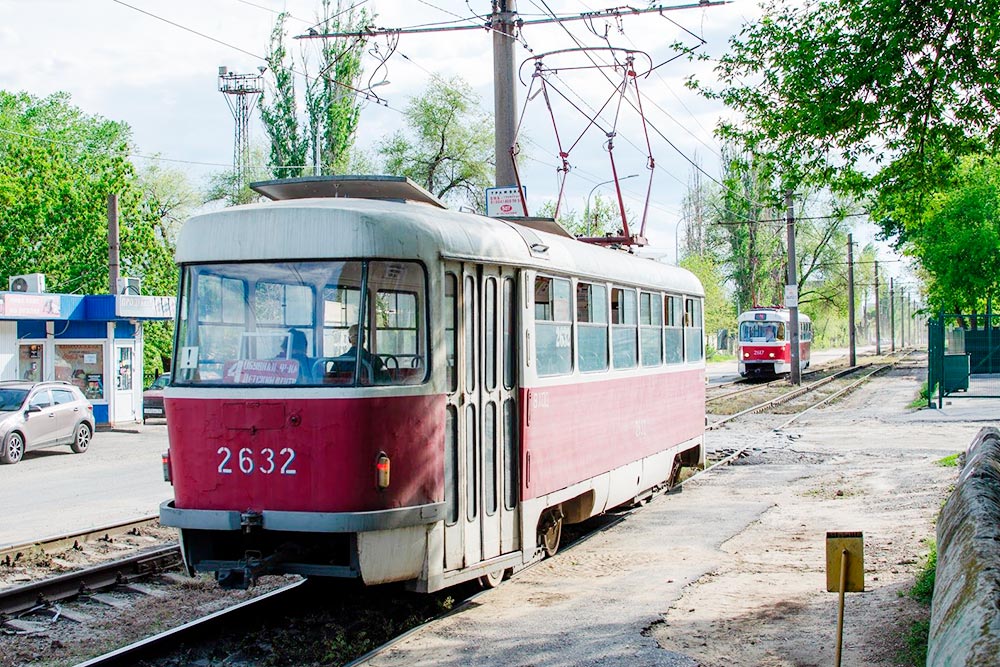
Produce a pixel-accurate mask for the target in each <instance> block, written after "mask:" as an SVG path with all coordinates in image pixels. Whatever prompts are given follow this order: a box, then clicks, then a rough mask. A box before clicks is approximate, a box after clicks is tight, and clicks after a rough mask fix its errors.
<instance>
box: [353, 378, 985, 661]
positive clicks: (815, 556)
mask: <svg viewBox="0 0 1000 667" xmlns="http://www.w3.org/2000/svg"><path fill="white" fill-rule="evenodd" d="M923 379H924V370H923V369H921V368H905V369H901V370H897V371H894V372H892V373H890V374H889V375H887V376H883V377H878V378H877V379H876V380H874V381H873V382H872V383H870V384H868V385H865V386H863V387H862V388H860V389H858V390H856V391H855V392H854V393H852V394H850V395H848V396H847V397H846V398H843V399H841V400H838V401H836V402H835V403H834V404H832V405H830V406H827V407H824V408H821V409H818V410H814V411H812V412H810V413H808V415H807V417H806V418H803V419H802V420H801V421H799V422H795V423H793V424H792V425H790V426H788V427H787V428H786V429H785V430H784V431H782V432H775V431H774V430H773V429H774V427H775V425H777V424H779V423H781V422H782V421H784V420H786V419H787V415H782V416H775V415H770V416H769V415H758V416H754V417H752V418H750V419H749V420H740V421H738V422H733V423H732V424H731V425H729V426H726V427H724V428H722V429H719V430H718V431H710V432H709V433H708V434H707V436H706V438H707V443H708V445H709V448H710V449H715V450H720V451H723V450H728V449H732V448H734V447H738V446H742V445H745V444H748V443H749V444H751V445H752V447H753V449H752V454H751V455H750V456H749V457H746V458H743V459H740V460H738V461H737V462H736V464H735V465H732V466H728V467H724V468H720V469H716V470H714V471H712V472H710V473H709V474H707V475H702V476H698V477H695V478H694V479H692V480H691V481H690V482H688V483H686V484H685V486H684V487H683V489H682V491H681V492H680V493H671V494H667V495H665V496H660V497H658V498H656V499H655V500H654V501H653V502H652V503H650V504H649V505H647V506H645V507H643V508H642V509H640V510H639V511H638V512H636V513H634V514H632V515H630V516H629V517H627V518H626V519H625V521H623V522H621V523H619V524H617V525H615V526H613V527H611V528H609V529H607V530H605V531H602V532H601V533H599V534H598V535H596V536H594V537H592V538H591V539H589V540H587V541H586V542H585V543H583V544H580V545H578V546H575V547H573V548H571V549H568V550H566V551H564V552H562V553H560V554H558V555H557V556H556V557H555V558H553V559H550V560H547V561H544V562H542V563H541V564H539V565H537V566H535V567H532V568H530V569H529V570H526V571H524V572H521V573H519V574H516V575H515V576H514V577H513V578H512V579H511V580H510V581H509V582H507V583H505V584H503V585H502V586H500V587H499V588H498V589H496V590H495V591H491V592H490V593H489V594H488V595H486V596H484V597H482V598H479V599H478V600H477V605H476V606H475V607H473V608H468V609H464V610H462V611H460V612H459V613H458V614H455V615H453V616H451V617H449V618H446V619H442V620H440V621H438V622H436V623H434V624H432V625H431V626H429V627H427V628H424V629H422V630H421V631H420V632H418V633H416V634H414V635H412V636H411V637H409V638H407V639H405V640H404V641H402V642H400V643H399V644H397V645H396V646H395V647H393V648H392V649H390V650H389V651H388V652H386V653H384V654H382V655H380V656H377V657H374V658H372V659H370V660H369V661H368V662H367V663H366V664H368V665H371V666H377V667H396V666H400V667H402V666H406V667H413V666H416V665H434V666H435V667H437V666H440V665H468V664H476V665H480V666H482V665H566V666H567V667H568V666H570V665H601V666H602V667H605V666H607V665H621V666H622V667H626V666H627V667H640V666H645V665H649V666H656V667H733V666H735V665H747V666H758V667H809V666H813V665H816V666H819V665H824V666H826V665H831V664H833V658H834V653H835V636H836V632H835V631H836V623H837V594H836V593H830V592H827V590H826V546H825V545H826V540H825V538H826V533H827V532H829V531H861V532H862V533H863V536H864V569H865V590H864V592H863V593H850V594H848V596H847V601H846V611H845V630H844V642H843V662H842V664H844V665H866V666H872V667H897V666H898V665H900V664H907V662H906V660H905V659H904V657H903V655H904V651H905V649H906V644H907V640H906V636H907V634H908V633H909V631H910V628H911V625H912V624H913V622H914V621H917V620H921V619H926V618H927V615H928V613H929V610H928V608H927V607H926V606H924V605H922V604H920V603H918V602H916V601H914V600H912V599H910V598H909V597H908V596H907V592H908V591H909V589H910V588H911V587H912V586H913V583H914V581H915V576H916V574H917V573H918V572H919V570H920V569H921V566H922V563H923V559H924V558H925V556H926V554H927V553H928V551H929V540H931V539H933V537H934V531H935V525H934V524H935V519H936V516H937V514H938V512H939V510H940V507H941V505H942V503H943V501H944V499H945V498H946V496H947V494H948V492H949V490H950V488H951V486H952V485H953V483H954V481H955V479H956V476H957V472H958V471H957V469H956V468H954V467H944V466H942V465H939V464H938V461H940V460H941V459H942V458H943V457H945V456H948V455H950V454H953V453H956V452H959V451H962V450H964V449H965V447H966V446H967V445H968V444H969V443H970V442H971V441H972V439H973V438H974V436H975V434H976V433H977V432H978V430H979V429H980V428H981V427H982V426H983V425H986V424H987V423H989V422H987V421H980V420H985V419H988V418H990V417H991V416H992V415H997V414H1000V410H997V406H996V405H994V406H992V407H991V406H989V405H987V404H986V403H985V402H971V401H966V402H965V404H962V405H961V406H956V407H957V408H958V409H954V410H951V411H950V410H949V409H948V408H946V410H945V411H944V412H943V413H942V412H938V411H928V410H914V409H912V408H909V407H908V406H909V404H910V403H911V402H912V401H913V400H914V398H916V396H917V393H918V391H919V387H920V383H921V382H922V381H923ZM956 403H957V401H956ZM995 403H1000V401H998V402H995ZM949 412H951V413H949Z"/></svg>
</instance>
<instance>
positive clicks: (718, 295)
mask: <svg viewBox="0 0 1000 667" xmlns="http://www.w3.org/2000/svg"><path fill="white" fill-rule="evenodd" d="M680 265H681V266H682V267H684V268H685V269H687V270H688V271H690V272H691V273H693V274H695V275H696V276H698V280H700V281H701V285H702V287H703V288H704V289H705V309H704V313H703V315H704V318H705V335H706V336H707V337H708V341H709V344H710V346H711V347H713V348H714V347H715V333H716V332H717V331H719V330H720V329H728V330H729V331H730V332H733V331H735V329H736V310H735V308H734V307H733V302H732V299H730V298H729V296H728V295H727V294H726V290H725V286H724V283H725V280H724V279H723V272H722V267H720V266H719V265H718V264H716V262H715V260H714V259H712V257H710V256H709V255H707V254H691V255H688V256H686V257H685V258H684V259H682V260H681V264H680Z"/></svg>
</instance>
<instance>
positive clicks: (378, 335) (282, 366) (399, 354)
mask: <svg viewBox="0 0 1000 667" xmlns="http://www.w3.org/2000/svg"><path fill="white" fill-rule="evenodd" d="M426 302H427V290H426V278H425V272H424V268H423V267H422V266H421V265H419V264H417V263H415V262H399V261H392V262H389V261H374V260H373V261H362V260H358V261H310V262H268V263H265V262H253V263H251V262H245V263H239V264H203V265H190V266H187V267H186V268H185V269H184V273H183V282H182V286H181V307H180V320H179V322H178V327H177V349H176V351H177V353H176V354H175V355H174V368H173V372H172V374H171V380H170V384H171V385H173V386H184V385H226V386H232V385H240V386H260V385H312V386H319V385H347V386H360V385H391V384H419V383H421V382H424V380H425V378H426V376H427V324H426V322H427V318H426V312H427V305H426Z"/></svg>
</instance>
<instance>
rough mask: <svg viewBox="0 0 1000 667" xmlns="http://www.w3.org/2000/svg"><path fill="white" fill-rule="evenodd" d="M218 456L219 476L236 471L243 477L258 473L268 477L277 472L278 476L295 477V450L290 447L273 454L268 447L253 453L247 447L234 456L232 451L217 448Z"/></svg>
mask: <svg viewBox="0 0 1000 667" xmlns="http://www.w3.org/2000/svg"><path fill="white" fill-rule="evenodd" d="M215 453H216V454H218V455H219V457H220V460H219V468H218V470H219V474H220V475H232V474H233V473H234V472H235V470H234V467H233V466H235V467H236V469H238V470H239V471H240V472H241V473H243V474H244V475H252V474H253V473H254V472H258V473H261V474H264V475H270V474H271V473H274V472H277V473H278V474H279V475H295V474H297V473H296V471H295V468H293V467H292V462H293V461H295V450H294V449H292V448H291V447H284V448H283V449H282V450H281V451H279V452H277V453H275V451H274V450H273V449H271V448H270V447H265V448H264V449H261V450H260V451H259V452H254V451H253V450H252V449H250V448H249V447H243V448H242V449H240V450H238V451H237V452H236V454H235V456H234V454H233V450H231V449H230V448H229V447H219V449H218V451H216V452H215Z"/></svg>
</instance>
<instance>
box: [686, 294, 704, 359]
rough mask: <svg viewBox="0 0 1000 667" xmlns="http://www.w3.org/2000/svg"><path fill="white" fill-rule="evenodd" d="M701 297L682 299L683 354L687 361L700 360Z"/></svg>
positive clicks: (701, 352) (701, 350) (701, 353)
mask: <svg viewBox="0 0 1000 667" xmlns="http://www.w3.org/2000/svg"><path fill="white" fill-rule="evenodd" d="M701 332H702V321H701V299H690V298H689V299H685V300H684V338H685V340H686V342H687V345H686V346H685V348H686V349H685V356H686V357H687V360H688V361H701V359H702V355H703V349H702V334H701Z"/></svg>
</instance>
